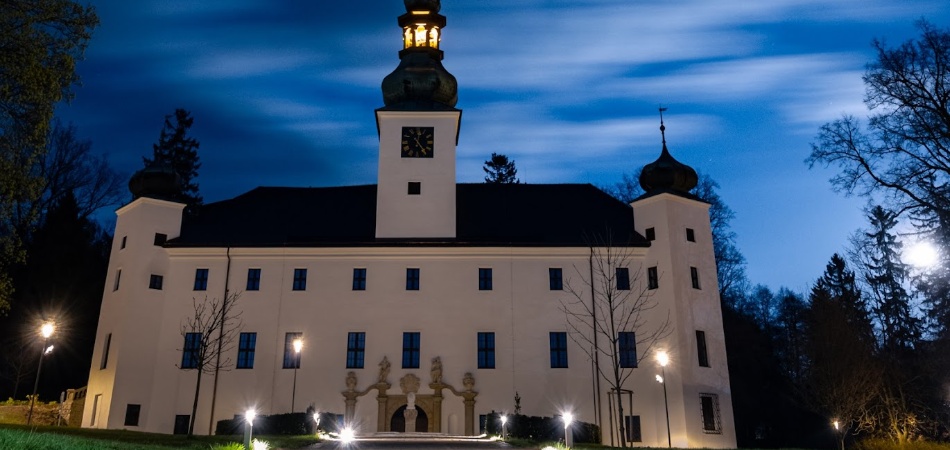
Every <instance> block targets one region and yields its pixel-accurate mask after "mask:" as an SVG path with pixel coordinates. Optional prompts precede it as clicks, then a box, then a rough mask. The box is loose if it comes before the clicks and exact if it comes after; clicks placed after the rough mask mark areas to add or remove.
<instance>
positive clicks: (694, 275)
mask: <svg viewBox="0 0 950 450" xmlns="http://www.w3.org/2000/svg"><path fill="white" fill-rule="evenodd" d="M689 277H690V279H692V281H693V289H700V287H699V270H698V269H697V268H695V267H690V268H689Z"/></svg>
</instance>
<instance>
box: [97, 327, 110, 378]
mask: <svg viewBox="0 0 950 450" xmlns="http://www.w3.org/2000/svg"><path fill="white" fill-rule="evenodd" d="M111 345H112V333H109V334H107V335H106V342H105V343H103V344H102V359H101V360H99V370H102V369H105V368H106V366H108V365H109V347H110V346H111Z"/></svg>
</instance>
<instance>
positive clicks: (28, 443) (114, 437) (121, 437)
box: [0, 424, 317, 450]
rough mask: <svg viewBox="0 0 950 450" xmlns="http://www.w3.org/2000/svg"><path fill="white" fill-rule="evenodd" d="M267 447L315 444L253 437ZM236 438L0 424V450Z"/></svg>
mask: <svg viewBox="0 0 950 450" xmlns="http://www.w3.org/2000/svg"><path fill="white" fill-rule="evenodd" d="M255 438H256V439H257V438H259V439H261V440H264V441H267V442H268V443H269V444H270V448H272V449H273V448H285V449H294V448H302V447H306V446H308V445H310V444H313V443H315V442H317V439H316V438H315V437H312V436H255ZM240 441H241V437H239V436H192V437H187V436H180V435H168V434H154V433H140V432H136V431H124V430H95V429H88V428H66V427H32V429H31V427H27V426H24V425H6V424H0V449H24V450H34V449H35V450H40V449H42V450H67V449H77V450H87V449H88V450H93V449H104V450H168V449H169V448H177V449H186V450H189V449H190V450H209V449H210V448H211V447H212V446H213V445H225V444H228V443H233V442H240Z"/></svg>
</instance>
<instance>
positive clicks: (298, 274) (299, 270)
mask: <svg viewBox="0 0 950 450" xmlns="http://www.w3.org/2000/svg"><path fill="white" fill-rule="evenodd" d="M291 289H292V290H294V291H306V290H307V269H306V268H304V267H295V268H294V278H293V283H292V284H291Z"/></svg>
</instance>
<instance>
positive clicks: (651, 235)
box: [647, 227, 656, 241]
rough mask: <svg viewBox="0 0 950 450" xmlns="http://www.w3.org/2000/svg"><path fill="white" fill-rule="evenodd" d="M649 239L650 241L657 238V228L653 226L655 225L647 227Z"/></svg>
mask: <svg viewBox="0 0 950 450" xmlns="http://www.w3.org/2000/svg"><path fill="white" fill-rule="evenodd" d="M647 240H648V241H655V240H656V228H653V227H650V228H647Z"/></svg>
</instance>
